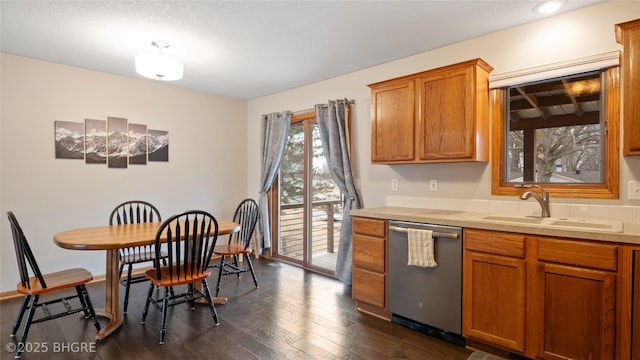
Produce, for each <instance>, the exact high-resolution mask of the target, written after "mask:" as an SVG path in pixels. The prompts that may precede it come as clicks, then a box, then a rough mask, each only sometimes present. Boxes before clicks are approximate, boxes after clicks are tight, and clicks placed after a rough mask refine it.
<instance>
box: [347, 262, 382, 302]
mask: <svg viewBox="0 0 640 360" xmlns="http://www.w3.org/2000/svg"><path fill="white" fill-rule="evenodd" d="M385 283H386V281H385V275H384V274H380V273H377V272H373V271H368V270H365V269H360V268H357V267H354V268H353V280H352V285H351V297H352V298H353V299H354V300H356V301H362V302H364V303H367V304H371V305H374V306H377V307H379V308H381V309H384V308H385V307H386V304H385V292H386V291H385V290H386V287H385Z"/></svg>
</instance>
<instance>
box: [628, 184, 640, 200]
mask: <svg viewBox="0 0 640 360" xmlns="http://www.w3.org/2000/svg"><path fill="white" fill-rule="evenodd" d="M628 197H629V200H640V181H634V180H629V195H628Z"/></svg>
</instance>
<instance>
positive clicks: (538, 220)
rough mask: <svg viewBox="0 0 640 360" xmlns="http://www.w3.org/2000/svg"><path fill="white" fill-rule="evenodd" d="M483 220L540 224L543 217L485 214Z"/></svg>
mask: <svg viewBox="0 0 640 360" xmlns="http://www.w3.org/2000/svg"><path fill="white" fill-rule="evenodd" d="M481 219H482V220H490V221H496V222H509V223H521V224H540V223H542V221H543V218H539V217H524V216H523V217H514V216H497V215H489V216H483V217H482V218H481Z"/></svg>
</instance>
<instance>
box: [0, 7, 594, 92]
mask: <svg viewBox="0 0 640 360" xmlns="http://www.w3.org/2000/svg"><path fill="white" fill-rule="evenodd" d="M601 1H602V0H568V3H567V5H566V6H565V7H564V8H563V9H562V10H561V11H562V12H568V11H572V10H576V9H578V8H581V7H585V6H589V5H593V4H595V3H598V2H601ZM538 2H539V1H537V0H536V1H528V0H519V1H497V0H486V1H485V0H471V1H461V0H459V1H458V0H448V1H446V0H441V1H435V0H429V1H427V0H425V1H265V0H263V1H186V0H184V1H100V0H95V1H69V0H57V1H51V0H49V1H7V0H0V13H1V15H0V16H1V18H0V20H1V29H0V30H1V42H0V50H1V51H2V52H5V53H11V54H16V55H21V56H27V57H32V58H36V59H42V60H46V61H52V62H57V63H62V64H67V65H72V66H77V67H81V68H86V69H92V70H98V71H102V72H106V73H112V74H117V75H122V76H126V77H131V78H140V79H144V78H142V77H141V76H140V75H138V74H136V72H135V66H134V58H135V56H136V55H138V54H141V53H151V52H154V50H155V52H157V49H156V48H154V47H153V46H151V42H152V41H153V40H163V41H166V42H169V43H170V47H169V48H167V49H165V50H164V51H163V53H164V54H167V55H171V56H174V57H176V58H178V59H180V60H181V61H182V62H183V63H184V67H185V71H184V78H183V79H181V80H178V81H174V82H171V83H170V84H171V85H175V86H180V87H184V88H190V89H195V90H199V91H204V92H207V93H212V94H218V95H223V96H228V97H232V98H238V99H253V98H257V97H261V96H265V95H269V94H273V93H276V92H280V91H283V90H287V89H291V88H295V87H299V86H302V85H306V84H310V83H314V82H317V81H321V80H325V79H329V78H332V77H335V76H339V75H343V74H346V73H350V72H353V71H357V70H361V69H365V68H368V67H371V66H375V65H379V64H383V63H386V62H389V61H393V60H396V59H400V58H404V57H407V56H411V55H414V54H418V53H421V52H425V51H428V50H431V49H435V48H439V47H442V46H445V45H448V44H452V43H456V42H460V41H463V40H467V39H471V38H474V37H477V36H480V35H484V34H488V33H491V32H495V31H499V30H502V29H506V28H509V27H513V26H517V25H520V24H524V23H528V22H531V21H535V20H538V19H541V18H542V17H543V16H542V15H539V14H536V13H534V12H533V10H532V9H533V7H534V6H535V5H536V4H537V3H538ZM148 81H155V80H148Z"/></svg>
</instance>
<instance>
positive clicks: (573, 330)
mask: <svg viewBox="0 0 640 360" xmlns="http://www.w3.org/2000/svg"><path fill="white" fill-rule="evenodd" d="M536 270H537V275H538V288H536V289H535V292H536V293H537V294H538V295H537V301H536V302H535V306H536V307H539V308H536V310H535V311H534V314H536V316H537V319H536V321H537V322H539V323H538V326H537V329H538V336H537V339H538V346H537V349H538V354H537V356H538V358H540V359H554V360H556V359H557V360H559V359H564V360H566V359H576V360H582V359H592V360H598V359H613V358H614V353H615V343H614V334H615V314H616V307H615V299H616V290H615V279H616V276H615V275H614V274H612V273H607V272H605V271H598V270H587V269H581V268H577V267H569V266H562V265H554V264H546V263H539V264H537V267H536Z"/></svg>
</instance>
